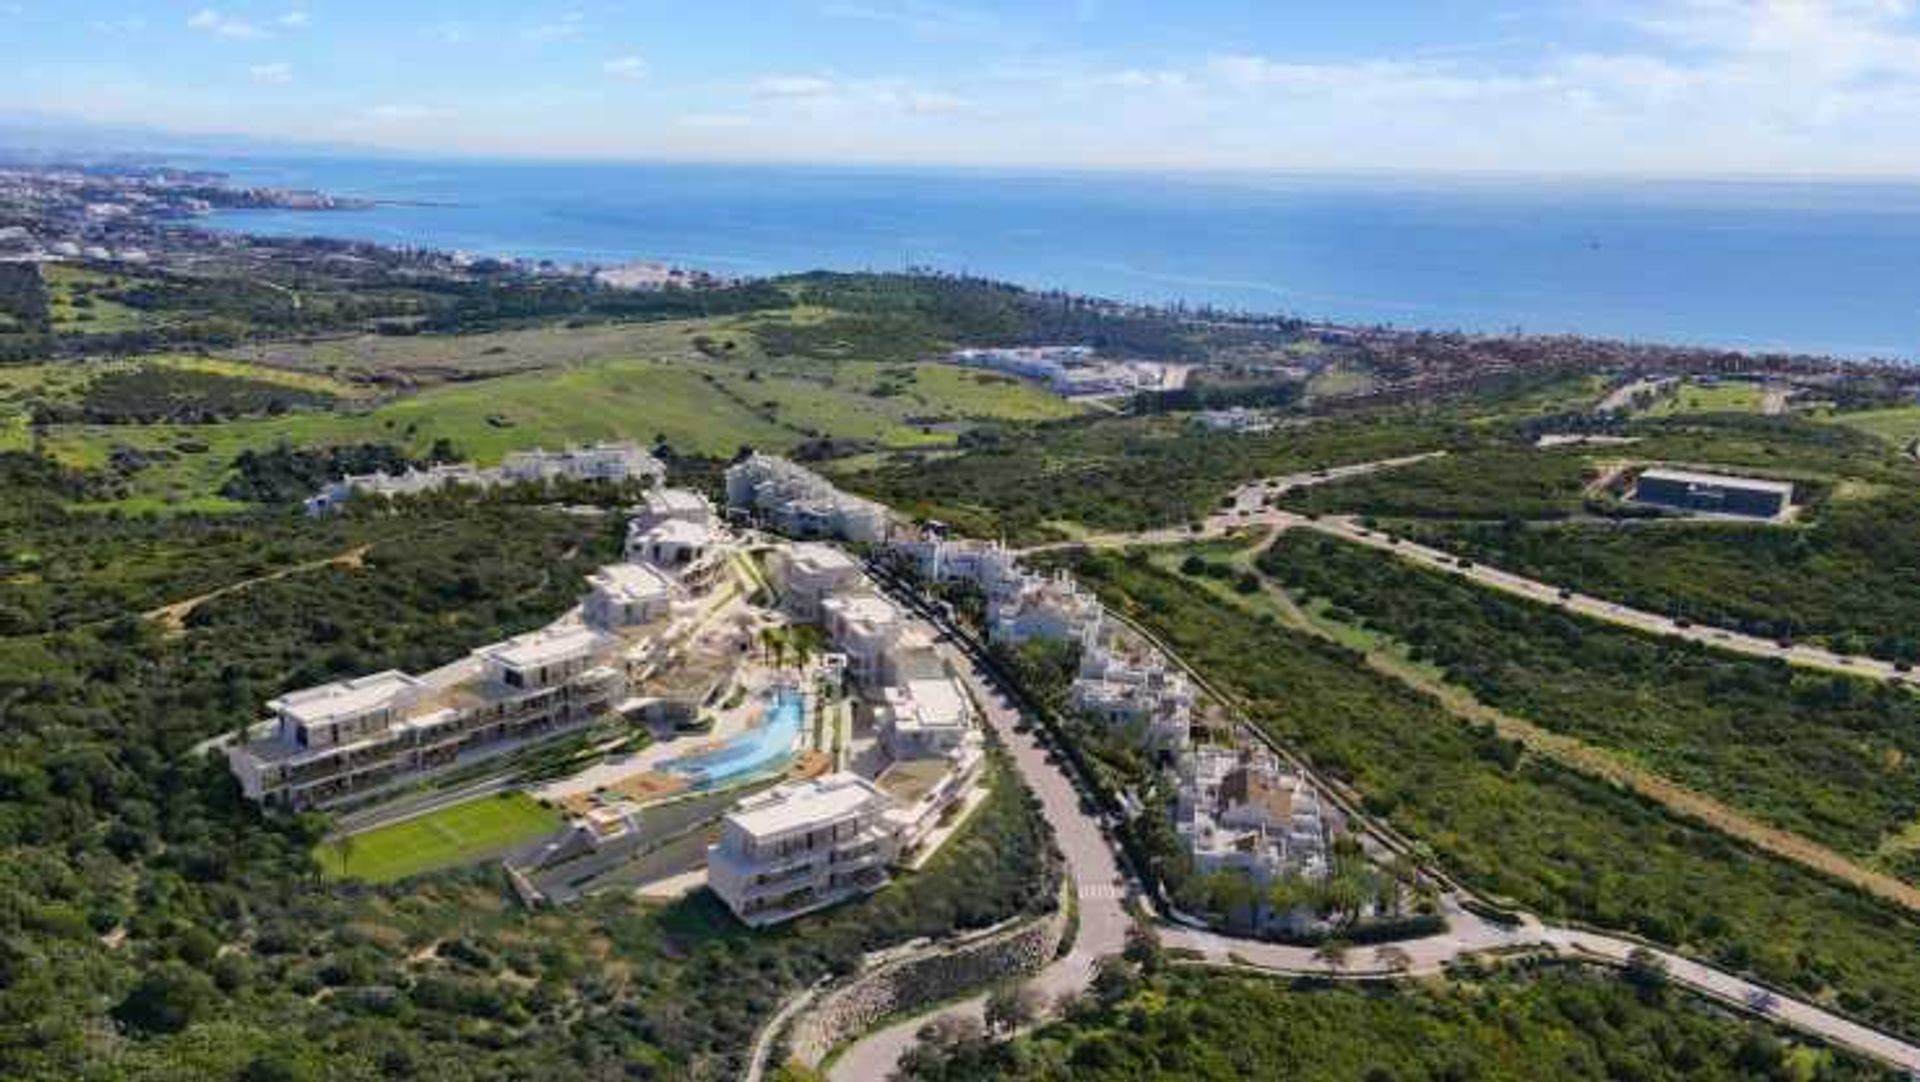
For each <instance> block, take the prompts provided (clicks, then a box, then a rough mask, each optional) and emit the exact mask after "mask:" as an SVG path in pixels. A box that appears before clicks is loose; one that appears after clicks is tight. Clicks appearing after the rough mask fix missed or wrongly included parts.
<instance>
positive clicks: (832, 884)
mask: <svg viewBox="0 0 1920 1082" xmlns="http://www.w3.org/2000/svg"><path fill="white" fill-rule="evenodd" d="M892 808H893V801H892V800H890V799H889V798H888V797H887V796H886V794H884V793H882V792H881V791H880V790H879V789H878V788H876V787H875V786H874V784H873V783H872V782H870V781H868V780H867V779H865V778H863V777H860V776H859V775H857V774H849V773H840V774H828V775H826V776H824V777H821V778H817V779H815V780H812V781H803V782H794V783H790V784H786V785H778V786H775V787H773V788H772V789H768V790H766V791H765V792H762V793H758V794H755V795H754V796H751V797H748V798H747V799H745V800H743V801H741V802H740V803H739V804H738V805H736V806H735V807H734V810H733V811H732V812H730V813H728V815H727V816H726V818H725V820H724V821H723V822H722V825H721V829H720V840H719V841H718V842H716V843H715V844H713V845H711V846H709V847H708V848H707V885H708V886H709V887H711V888H712V889H713V892H714V893H715V894H717V895H719V896H720V899H721V900H722V901H724V902H726V903H727V907H728V908H729V909H732V910H733V912H734V914H735V915H736V916H738V917H739V918H740V919H741V920H743V921H745V922H746V923H748V924H750V925H753V926H754V927H763V926H765V925H768V924H775V923H778V922H780V921H784V920H789V919H792V918H793V917H797V916H799V915H801V914H802V913H807V912H811V911H812V910H815V909H820V908H822V907H824V906H829V905H832V904H834V903H836V902H840V901H844V900H846V899H848V898H851V897H854V896H855V895H859V894H865V893H867V892H869V891H873V890H878V889H879V888H880V887H882V886H884V885H886V883H887V878H888V877H887V866H888V865H889V864H891V863H892V862H893V860H894V858H895V856H896V855H897V853H898V830H897V828H896V827H894V826H892V825H890V824H889V823H888V822H887V818H886V817H887V812H888V811H889V810H891V809H892Z"/></svg>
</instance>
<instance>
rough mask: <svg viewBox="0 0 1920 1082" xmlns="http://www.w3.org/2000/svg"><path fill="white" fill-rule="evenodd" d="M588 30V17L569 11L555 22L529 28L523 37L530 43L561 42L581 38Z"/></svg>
mask: <svg viewBox="0 0 1920 1082" xmlns="http://www.w3.org/2000/svg"><path fill="white" fill-rule="evenodd" d="M586 29H587V17H586V16H585V15H582V14H581V13H579V12H577V11H569V12H567V13H566V14H564V15H562V16H560V17H559V18H558V19H555V20H554V21H553V22H550V23H541V24H540V25H539V26H535V27H531V28H529V29H528V30H527V31H526V33H525V34H523V35H522V36H523V37H525V38H527V39H528V40H530V41H560V40H563V39H565V38H575V37H579V36H580V35H581V33H583V32H584V31H585V30H586Z"/></svg>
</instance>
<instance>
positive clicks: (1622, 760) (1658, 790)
mask: <svg viewBox="0 0 1920 1082" xmlns="http://www.w3.org/2000/svg"><path fill="white" fill-rule="evenodd" d="M1278 536H1279V532H1278V531H1275V532H1274V533H1273V534H1272V535H1270V536H1269V537H1268V538H1267V539H1266V541H1265V542H1263V543H1262V544H1261V545H1260V546H1259V547H1257V548H1255V549H1252V550H1249V552H1247V553H1246V554H1244V559H1237V560H1236V561H1235V562H1236V563H1238V564H1240V565H1241V566H1243V567H1245V568H1247V569H1248V570H1250V571H1252V572H1253V573H1254V574H1255V575H1257V576H1258V577H1259V579H1260V582H1261V585H1262V587H1263V588H1264V589H1265V596H1266V597H1267V598H1268V600H1270V601H1271V602H1272V603H1273V605H1274V607H1275V609H1276V610H1278V613H1279V615H1280V619H1281V622H1282V623H1284V624H1287V625H1288V626H1291V627H1293V628H1294V629H1296V630H1299V631H1305V632H1307V633H1309V634H1312V635H1317V636H1319V637H1321V638H1326V639H1335V638H1336V636H1334V635H1333V634H1332V633H1331V632H1330V631H1329V630H1328V629H1327V627H1326V626H1325V624H1324V623H1323V622H1322V621H1321V620H1320V619H1319V618H1317V617H1315V616H1313V615H1312V614H1310V613H1308V612H1307V611H1306V610H1304V609H1303V608H1301V607H1300V605H1299V603H1298V602H1297V601H1295V600H1294V599H1293V597H1292V595H1290V594H1288V593H1287V592H1286V591H1285V590H1284V589H1283V588H1281V586H1280V585H1279V584H1278V583H1276V582H1274V581H1273V579H1272V578H1270V577H1269V576H1267V575H1266V574H1265V573H1264V572H1262V571H1260V570H1259V568H1258V567H1257V566H1256V564H1255V559H1256V558H1257V556H1258V554H1259V553H1260V552H1261V551H1264V550H1265V549H1266V548H1267V547H1269V546H1271V545H1272V544H1273V541H1274V539H1275V538H1277V537H1278ZM1363 654H1364V656H1365V658H1366V663H1367V667H1368V668H1371V669H1373V670H1374V671H1375V672H1378V673H1380V674H1382V675H1385V676H1390V677H1392V678H1393V679H1395V680H1398V681H1400V682H1401V683H1402V684H1405V685H1406V686H1408V687H1410V688H1412V689H1414V690H1415V691H1421V692H1425V693H1427V694H1429V695H1431V696H1433V697H1434V698H1435V699H1437V700H1439V702H1440V704H1441V705H1442V706H1443V707H1445V708H1446V710H1447V712H1448V713H1450V714H1452V715H1454V716H1455V717H1457V718H1460V719H1461V720H1463V721H1469V722H1474V723H1479V724H1486V725H1491V726H1493V728H1494V730H1495V731H1496V732H1498V733H1499V734H1500V735H1501V736H1504V737H1506V738H1507V739H1509V740H1515V741H1518V742H1519V743H1520V744H1522V745H1524V746H1525V747H1526V748H1527V749H1528V750H1529V751H1532V752H1535V753H1536V754H1539V755H1543V756H1546V757H1547V758H1549V759H1552V760H1553V761H1555V762H1557V763H1560V764H1562V765H1563V766H1567V767H1570V768H1572V769H1574V770H1577V771H1579V772H1581V773H1583V774H1586V775H1588V776H1590V777H1595V778H1599V779H1601V780H1603V781H1607V782H1611V783H1612V784H1615V785H1619V786H1622V787H1624V788H1626V789H1630V790H1632V791H1633V792H1635V793H1638V794H1639V795H1641V796H1643V797H1646V798H1647V799H1649V800H1652V801H1654V802H1655V803H1658V804H1659V805H1661V806H1662V807H1664V808H1667V809H1668V810H1670V811H1672V812H1675V813H1676V814H1679V815H1681V816H1684V817H1686V818H1690V819H1695V820H1698V821H1700V822H1703V823H1705V824H1706V825H1708V826H1710V827H1712V828H1713V829H1715V830H1718V831H1720V832H1722V833H1724V834H1727V835H1730V836H1732V837H1735V838H1738V839H1740V840H1741V841H1743V842H1746V843H1747V844H1749V845H1751V846H1753V847H1754V848H1756V849H1759V850H1762V851H1763V852H1767V853H1771V854H1773V855H1774V856H1777V857H1782V858H1784V859H1786V860H1791V861H1793V862H1794V863H1796V864H1800V865H1803V866H1805V867H1808V868H1812V869H1813V870H1814V871H1817V872H1820V873H1822V874H1825V875H1827V876H1830V877H1832V878H1834V879H1838V880H1841V881H1842V882H1846V883H1850V884H1852V885H1854V886H1856V887H1859V888H1860V889H1862V890H1865V891H1867V892H1869V893H1871V894H1873V895H1875V896H1876V897H1879V898H1884V899H1886V900H1887V901H1890V902H1893V903H1894V904H1896V905H1899V906H1903V907H1905V908H1906V909H1908V910H1911V911H1914V912H1920V888H1915V887H1913V886H1912V885H1910V884H1907V883H1904V882H1902V881H1901V880H1899V879H1896V878H1894V877H1893V876H1890V875H1887V874H1885V873H1884V872H1879V871H1875V870H1874V869H1872V868H1869V867H1866V866H1865V865H1862V864H1860V863H1858V862H1856V861H1854V860H1852V859H1851V858H1849V857H1847V856H1845V855H1844V854H1841V853H1838V852H1835V851H1834V850H1832V849H1828V848H1827V847H1826V846H1823V845H1821V844H1819V843H1817V842H1814V841H1812V840H1810V839H1808V838H1805V837H1802V836H1801V835H1798V834H1795V833H1793V832H1792V831H1788V830H1782V829H1780V828H1778V827H1774V826H1769V825H1768V824H1766V823H1763V822H1760V821H1759V820H1757V819H1755V818H1753V817H1752V816H1750V815H1747V814H1746V813H1745V812H1742V811H1739V810H1738V809H1735V808H1732V807H1729V806H1727V805H1726V804H1723V803H1721V802H1720V801H1718V800H1715V799H1714V798H1712V797H1710V796H1707V795H1705V794H1703V793H1699V792H1696V791H1694V790H1692V789H1689V788H1687V787H1685V786H1683V785H1678V784H1676V783H1674V782H1672V781H1670V780H1668V779H1667V778H1665V777H1662V776H1661V775H1659V774H1656V773H1654V772H1653V771H1650V770H1648V769H1647V768H1645V767H1643V766H1641V765H1639V764H1638V763H1635V762H1633V761H1632V760H1631V759H1628V758H1626V757H1625V756H1622V755H1619V754H1617V753H1615V752H1611V751H1608V750H1606V749H1604V748H1598V747H1595V746H1593V745H1591V744H1588V743H1587V742H1585V741H1583V740H1580V739H1578V738H1576V737H1571V736H1567V735H1565V734H1562V733H1556V732H1553V731H1552V730H1549V729H1544V728H1542V727H1540V726H1539V725H1536V724H1534V723H1533V722H1531V721H1528V720H1526V719H1524V718H1520V717H1516V716H1514V715H1512V714H1509V713H1507V712H1505V711H1503V710H1500V709H1497V708H1495V707H1492V706H1489V705H1487V704H1486V703H1483V702H1481V701H1480V700H1479V698H1478V697H1476V696H1475V695H1474V694H1473V693H1472V692H1471V691H1468V690H1467V689H1466V688H1462V687H1459V686H1457V685H1454V684H1450V683H1447V682H1446V681H1445V680H1441V679H1438V678H1436V677H1434V676H1433V675H1432V674H1430V673H1427V672H1425V671H1423V670H1422V669H1420V668H1419V667H1418V666H1416V665H1414V664H1413V663H1412V662H1410V661H1408V660H1407V659H1406V658H1404V657H1401V656H1399V655H1398V654H1395V653H1392V652H1390V651H1385V650H1366V651H1363Z"/></svg>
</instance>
